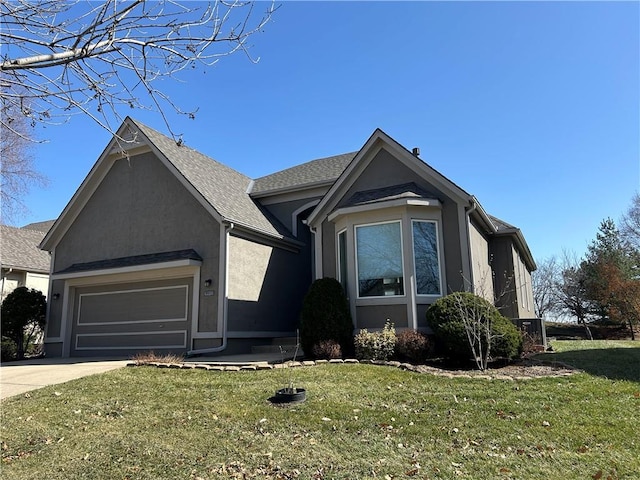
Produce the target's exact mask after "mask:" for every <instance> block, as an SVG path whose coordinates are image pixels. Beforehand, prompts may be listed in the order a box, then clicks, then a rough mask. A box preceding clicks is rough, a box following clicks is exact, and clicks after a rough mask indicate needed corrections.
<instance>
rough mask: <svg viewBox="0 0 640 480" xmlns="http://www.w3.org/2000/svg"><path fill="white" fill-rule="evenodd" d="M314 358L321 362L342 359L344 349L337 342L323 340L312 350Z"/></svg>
mask: <svg viewBox="0 0 640 480" xmlns="http://www.w3.org/2000/svg"><path fill="white" fill-rule="evenodd" d="M311 353H312V355H313V358H317V359H319V360H333V359H334V358H342V348H341V347H340V344H339V343H338V342H336V341H335V340H322V341H320V342H319V343H316V344H315V345H314V346H313V349H312V350H311Z"/></svg>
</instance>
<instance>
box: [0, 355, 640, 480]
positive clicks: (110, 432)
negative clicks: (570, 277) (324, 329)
mask: <svg viewBox="0 0 640 480" xmlns="http://www.w3.org/2000/svg"><path fill="white" fill-rule="evenodd" d="M562 345H563V346H564V348H565V349H567V347H568V346H570V343H562ZM576 345H577V344H576ZM607 346H608V345H607V344H606V343H605V344H602V345H600V348H599V349H598V350H593V352H594V355H595V356H596V357H597V358H598V361H599V362H607V359H608V358H609V355H608V353H607V350H606V349H605V348H604V347H607ZM629 347H630V348H628V352H629V355H628V356H624V357H619V356H614V357H613V358H612V360H611V363H613V364H616V365H615V366H614V367H613V368H612V370H611V371H624V370H625V369H626V370H627V371H637V369H638V365H640V345H638V346H636V345H630V346H629ZM554 348H555V349H556V351H557V352H558V353H553V354H548V355H549V358H555V359H558V357H559V356H561V355H563V352H562V351H561V350H562V347H560V346H559V345H558V344H554ZM626 348H627V347H625V349H626ZM616 349H617V347H615V346H614V348H613V350H616ZM581 351H584V350H581ZM569 353H570V352H569ZM567 359H568V357H567V358H564V359H562V361H563V362H564V361H566V360H567ZM577 361H578V362H584V357H583V356H580V357H579V358H577ZM619 362H622V363H621V364H620V365H617V363H619ZM586 363H589V362H586ZM586 363H585V364H583V365H578V366H580V367H581V368H583V369H585V371H587V372H588V371H589V369H590V368H591V367H589V368H585V365H586ZM292 372H293V375H294V378H295V381H296V383H298V384H299V385H300V386H304V387H306V389H307V392H308V399H307V401H306V403H304V404H301V405H298V406H296V407H289V408H281V407H274V406H272V405H271V404H270V403H269V402H268V401H267V398H268V397H269V396H271V395H272V394H273V392H274V391H275V390H276V389H277V388H280V387H282V386H284V384H285V382H286V379H285V375H287V372H286V371H283V370H269V371H242V372H212V371H202V370H174V369H158V368H153V367H132V368H123V369H120V370H116V371H112V372H109V373H106V374H102V375H96V376H92V377H88V378H84V379H81V380H77V381H73V382H69V383H66V384H63V385H57V386H52V387H47V388H43V389H40V390H37V391H34V392H31V393H30V394H28V395H22V396H19V397H14V398H11V399H8V400H5V401H3V402H2V427H1V432H2V440H1V442H2V478H3V479H4V480H8V479H25V478H47V479H57V478H59V479H74V478H91V479H102V478H104V479H125V478H129V479H165V478H166V479H215V478H304V479H329V478H343V479H357V478H421V479H423V478H429V479H436V478H444V479H451V478H463V479H493V478H498V479H502V478H504V479H507V478H513V479H516V478H517V479H556V478H557V479H572V478H575V479H585V478H587V479H588V478H603V479H606V478H607V477H611V478H614V479H618V478H628V479H631V478H638V472H640V456H639V455H638V451H640V439H639V437H638V432H639V431H640V414H639V411H640V380H639V379H638V378H637V377H636V376H635V374H633V373H630V374H628V375H624V374H618V373H616V374H615V375H606V374H604V373H597V372H594V373H593V374H592V373H580V374H576V375H573V376H570V377H562V378H540V379H532V380H527V381H515V382H514V381H507V380H485V379H469V378H446V377H436V376H432V375H428V374H418V373H412V372H407V371H403V370H400V369H395V368H390V367H384V366H374V365H348V364H344V365H322V366H315V367H308V368H306V367H305V368H298V369H294V370H293V371H292Z"/></svg>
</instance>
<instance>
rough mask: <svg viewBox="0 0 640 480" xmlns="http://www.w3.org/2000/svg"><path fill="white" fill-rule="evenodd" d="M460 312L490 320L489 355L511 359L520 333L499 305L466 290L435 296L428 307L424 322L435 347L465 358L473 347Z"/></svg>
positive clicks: (517, 353) (516, 350)
mask: <svg viewBox="0 0 640 480" xmlns="http://www.w3.org/2000/svg"><path fill="white" fill-rule="evenodd" d="M463 315H465V316H467V318H473V317H474V316H475V317H476V318H479V320H480V321H481V322H486V321H489V322H490V323H491V336H492V337H493V338H492V341H491V352H490V354H491V357H492V358H498V357H500V358H508V359H512V358H515V357H517V356H518V355H519V354H520V351H521V348H522V336H521V335H520V332H519V331H518V329H517V328H516V326H515V325H514V324H513V323H511V321H510V320H509V319H507V318H505V317H503V316H502V315H501V314H500V312H499V311H498V309H497V308H496V307H494V306H493V305H492V304H491V303H489V302H488V301H487V300H485V299H484V298H481V297H478V296H477V295H474V294H472V293H468V292H455V293H452V294H450V295H447V296H446V297H442V298H440V299H439V300H437V301H436V302H435V303H434V304H433V305H431V306H430V307H429V309H428V310H427V323H428V324H429V326H430V327H431V329H432V330H433V332H434V333H435V336H436V340H437V342H438V347H439V349H440V350H442V353H444V354H445V355H446V356H448V357H449V358H451V359H456V360H462V361H466V360H467V359H469V358H471V357H472V350H471V347H470V345H469V340H468V338H467V334H466V331H465V327H464V322H463Z"/></svg>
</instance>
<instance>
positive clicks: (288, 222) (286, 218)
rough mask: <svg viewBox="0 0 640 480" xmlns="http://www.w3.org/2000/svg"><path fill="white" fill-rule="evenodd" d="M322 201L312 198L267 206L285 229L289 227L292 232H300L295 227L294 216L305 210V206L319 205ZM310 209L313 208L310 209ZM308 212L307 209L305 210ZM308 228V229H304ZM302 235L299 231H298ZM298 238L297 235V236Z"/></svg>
mask: <svg viewBox="0 0 640 480" xmlns="http://www.w3.org/2000/svg"><path fill="white" fill-rule="evenodd" d="M319 201H320V198H319V197H310V198H305V199H301V200H293V201H289V202H281V203H270V204H268V205H265V207H264V208H266V209H267V210H268V211H269V212H270V213H271V214H272V215H273V216H275V217H276V218H277V219H278V220H279V221H280V222H281V223H282V224H283V225H284V226H285V227H287V228H288V229H289V230H290V231H291V232H293V231H294V230H299V227H298V228H296V227H294V225H293V214H294V213H295V212H296V211H298V210H300V209H301V208H303V209H304V207H305V206H307V205H309V204H317V202H319ZM309 208H310V209H312V208H313V206H310V207H309ZM305 210H306V209H305ZM304 228H307V229H308V227H306V226H305V227H304ZM297 233H298V234H300V232H299V231H297ZM296 236H297V235H296Z"/></svg>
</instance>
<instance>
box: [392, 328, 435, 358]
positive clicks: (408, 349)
mask: <svg viewBox="0 0 640 480" xmlns="http://www.w3.org/2000/svg"><path fill="white" fill-rule="evenodd" d="M430 353H431V342H430V341H429V337H428V336H426V335H425V334H424V333H421V332H418V331H416V330H403V331H402V332H400V333H399V334H398V336H397V340H396V357H398V359H400V360H405V361H407V362H411V363H423V362H424V361H425V360H426V359H427V358H429V355H430Z"/></svg>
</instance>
